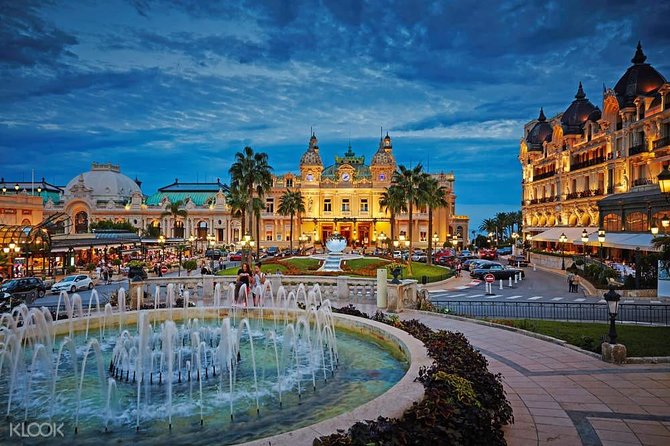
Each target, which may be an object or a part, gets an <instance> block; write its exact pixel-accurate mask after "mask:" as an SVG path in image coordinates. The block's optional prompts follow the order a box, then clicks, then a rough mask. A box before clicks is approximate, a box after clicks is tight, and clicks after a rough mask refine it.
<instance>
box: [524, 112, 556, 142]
mask: <svg viewBox="0 0 670 446" xmlns="http://www.w3.org/2000/svg"><path fill="white" fill-rule="evenodd" d="M552 133H553V130H552V128H551V124H549V123H548V122H547V118H546V116H544V109H542V108H540V116H538V118H537V123H536V124H535V125H534V126H533V128H532V129H531V130H530V132H528V136H526V144H527V146H528V150H529V151H531V152H542V150H543V145H544V143H545V142H551V135H552Z"/></svg>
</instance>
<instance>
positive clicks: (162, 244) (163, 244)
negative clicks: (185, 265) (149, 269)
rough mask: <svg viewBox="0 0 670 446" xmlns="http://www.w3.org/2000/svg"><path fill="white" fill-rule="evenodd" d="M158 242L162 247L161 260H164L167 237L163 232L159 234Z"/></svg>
mask: <svg viewBox="0 0 670 446" xmlns="http://www.w3.org/2000/svg"><path fill="white" fill-rule="evenodd" d="M158 244H159V245H160V247H161V262H163V260H164V257H165V252H164V248H165V237H164V236H163V234H161V235H159V236H158Z"/></svg>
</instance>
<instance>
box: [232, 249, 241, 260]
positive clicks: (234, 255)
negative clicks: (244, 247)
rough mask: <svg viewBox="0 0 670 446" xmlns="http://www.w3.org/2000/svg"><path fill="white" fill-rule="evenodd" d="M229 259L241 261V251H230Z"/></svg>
mask: <svg viewBox="0 0 670 446" xmlns="http://www.w3.org/2000/svg"><path fill="white" fill-rule="evenodd" d="M230 260H231V261H238V262H241V261H242V251H237V252H232V253H230Z"/></svg>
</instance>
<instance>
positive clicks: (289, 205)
mask: <svg viewBox="0 0 670 446" xmlns="http://www.w3.org/2000/svg"><path fill="white" fill-rule="evenodd" d="M300 212H305V199H304V198H303V196H302V193H301V192H300V191H299V190H295V191H292V190H291V189H286V190H285V191H284V194H283V195H282V196H281V197H279V207H278V208H277V213H279V215H290V216H291V223H290V224H291V226H290V228H291V229H290V232H289V249H290V250H291V254H292V253H293V216H294V215H295V214H300Z"/></svg>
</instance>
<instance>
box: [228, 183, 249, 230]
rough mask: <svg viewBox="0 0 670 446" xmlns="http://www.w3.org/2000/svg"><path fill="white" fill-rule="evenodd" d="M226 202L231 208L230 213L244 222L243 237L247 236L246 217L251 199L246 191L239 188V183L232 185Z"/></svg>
mask: <svg viewBox="0 0 670 446" xmlns="http://www.w3.org/2000/svg"><path fill="white" fill-rule="evenodd" d="M226 202H227V203H228V206H230V211H231V214H232V216H233V217H239V218H240V220H241V222H242V233H241V234H240V235H241V236H244V234H246V232H245V229H246V221H245V218H244V217H245V215H246V213H247V205H248V204H249V197H248V195H247V191H246V189H243V188H241V187H240V186H239V184H238V183H231V185H230V189H229V190H228V192H226Z"/></svg>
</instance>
